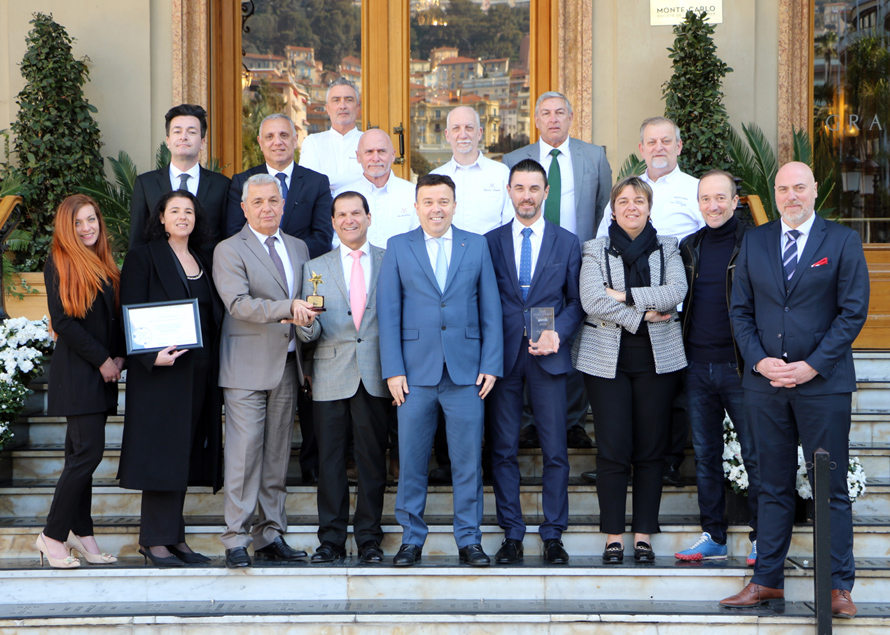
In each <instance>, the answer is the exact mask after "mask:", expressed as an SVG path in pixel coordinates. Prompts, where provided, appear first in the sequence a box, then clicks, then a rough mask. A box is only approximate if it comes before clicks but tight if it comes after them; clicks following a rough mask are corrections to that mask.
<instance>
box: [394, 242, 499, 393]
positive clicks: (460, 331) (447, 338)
mask: <svg viewBox="0 0 890 635" xmlns="http://www.w3.org/2000/svg"><path fill="white" fill-rule="evenodd" d="M451 244H452V247H451V263H450V265H449V267H448V278H447V279H446V282H445V292H444V293H443V292H442V291H440V290H439V285H438V284H437V282H436V275H435V273H434V272H433V267H432V265H431V264H430V258H429V255H428V254H427V250H426V242H425V240H424V233H423V229H422V228H420V227H418V228H417V229H415V230H412V231H410V232H407V233H404V234H399V235H397V236H393V237H392V238H390V239H389V241H388V242H387V245H386V255H385V256H384V257H383V264H382V265H381V267H380V278H379V280H378V282H377V321H378V327H379V329H380V362H381V368H382V370H383V378H384V379H388V378H390V377H397V376H399V375H406V376H407V380H408V384H409V385H413V386H438V385H439V382H440V381H441V379H442V368H443V366H444V365H446V364H447V366H448V374H449V375H450V376H451V380H452V381H453V382H454V383H455V384H457V385H460V386H468V385H471V384H475V383H476V378H477V377H478V376H479V374H480V373H485V374H488V375H495V376H496V377H501V376H503V371H504V340H503V333H502V329H501V299H500V295H499V293H498V283H497V280H496V279H495V274H494V268H493V267H492V264H491V255H490V254H489V251H488V243H487V242H486V240H485V238H483V237H482V236H480V235H479V234H473V233H470V232H466V231H463V230H462V229H458V228H457V227H454V226H453V225H452V243H451Z"/></svg>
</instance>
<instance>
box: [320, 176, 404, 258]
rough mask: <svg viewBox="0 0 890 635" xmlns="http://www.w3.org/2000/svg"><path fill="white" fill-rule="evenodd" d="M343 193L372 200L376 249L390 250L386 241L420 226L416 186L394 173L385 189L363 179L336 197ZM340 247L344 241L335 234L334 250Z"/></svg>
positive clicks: (372, 237) (370, 238)
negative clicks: (416, 209) (355, 194)
mask: <svg viewBox="0 0 890 635" xmlns="http://www.w3.org/2000/svg"><path fill="white" fill-rule="evenodd" d="M343 192H358V193H359V194H362V195H364V197H365V198H366V199H368V207H369V208H371V226H370V227H369V228H368V242H370V243H371V244H372V245H374V246H375V247H380V248H381V249H386V241H388V240H389V239H390V238H392V237H393V236H396V235H398V234H404V233H405V232H407V231H411V230H412V229H415V228H416V227H418V225H420V221H419V220H418V219H417V212H416V211H415V209H414V185H413V184H412V183H411V182H409V181H406V180H405V179H400V178H399V177H397V176H396V175H395V174H393V172H392V171H391V170H390V173H389V179H388V180H387V181H386V184H385V185H384V186H383V187H377V186H375V185H374V184H373V183H371V182H370V181H369V180H368V179H366V178H365V176H364V175H362V176H361V177H359V178H358V179H356V180H355V181H352V182H351V183H348V184H346V185H344V186H343V187H341V188H340V189H339V190H337V192H336V193H335V196H336V195H338V194H341V193H343ZM339 245H340V239H339V238H338V237H337V234H334V247H337V246H339Z"/></svg>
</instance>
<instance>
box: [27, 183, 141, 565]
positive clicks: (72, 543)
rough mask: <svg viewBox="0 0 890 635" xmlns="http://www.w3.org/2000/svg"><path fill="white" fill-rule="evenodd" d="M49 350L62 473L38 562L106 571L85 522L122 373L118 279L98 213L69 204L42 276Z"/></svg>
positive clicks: (86, 201)
mask: <svg viewBox="0 0 890 635" xmlns="http://www.w3.org/2000/svg"><path fill="white" fill-rule="evenodd" d="M43 277H44V280H45V282H46V296H47V304H48V305H49V315H50V320H51V323H52V328H53V331H54V332H55V335H56V338H57V339H56V347H55V351H54V352H53V356H52V362H51V364H50V369H49V388H48V390H47V393H48V405H47V414H49V415H50V416H64V417H66V419H67V420H68V431H67V433H66V435H65V466H64V468H63V469H62V474H61V475H60V476H59V481H58V484H57V485H56V492H55V494H54V495H53V502H52V505H51V507H50V510H49V515H48V516H47V518H46V527H45V528H44V530H43V532H42V533H41V534H40V535H39V536H38V537H37V549H38V551H39V552H40V561H41V564H43V556H46V557H47V559H48V560H49V564H50V566H51V567H55V568H58V569H73V568H75V567H79V566H80V560H79V559H77V558H75V557H73V556H72V555H71V551H72V550H76V551H77V552H78V553H80V555H81V556H82V557H83V558H84V559H85V560H86V561H87V562H89V563H90V564H111V563H112V562H116V561H117V558H115V557H114V556H109V555H108V554H104V553H101V551H100V550H99V547H98V545H97V544H96V539H95V538H94V537H93V520H92V518H91V517H90V506H91V501H92V487H93V472H94V471H95V470H96V467H98V465H99V462H100V461H101V460H102V452H103V451H104V449H105V421H106V419H107V417H108V413H109V412H115V411H116V410H117V381H118V380H119V379H120V376H121V370H122V369H123V365H124V358H123V356H122V352H123V345H124V341H123V333H122V331H121V324H120V301H119V295H118V294H119V286H120V272H119V271H118V268H117V265H116V264H115V262H114V258H113V257H112V254H111V245H110V244H109V242H108V231H107V230H106V228H105V221H104V220H103V219H102V215H101V214H100V213H99V206H98V205H97V204H96V202H95V201H94V200H93V199H91V198H90V197H89V196H85V195H83V194H75V195H74V196H69V197H68V198H66V199H65V200H64V201H62V204H61V205H59V209H58V211H57V212H56V220H55V225H54V229H53V245H52V252H51V254H50V257H49V258H47V261H46V267H45V268H44V270H43Z"/></svg>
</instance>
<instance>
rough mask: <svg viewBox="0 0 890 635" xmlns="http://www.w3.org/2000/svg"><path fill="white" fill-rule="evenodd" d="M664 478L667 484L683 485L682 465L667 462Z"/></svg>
mask: <svg viewBox="0 0 890 635" xmlns="http://www.w3.org/2000/svg"><path fill="white" fill-rule="evenodd" d="M662 480H663V481H664V483H665V484H666V485H673V486H675V487H680V486H681V485H683V477H682V476H681V475H680V466H679V465H677V464H676V463H667V464H666V465H665V466H664V475H663V476H662Z"/></svg>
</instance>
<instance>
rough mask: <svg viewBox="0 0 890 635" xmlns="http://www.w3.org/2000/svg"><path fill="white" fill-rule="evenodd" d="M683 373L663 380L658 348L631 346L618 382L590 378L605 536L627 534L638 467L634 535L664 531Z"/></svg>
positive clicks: (622, 354)
mask: <svg viewBox="0 0 890 635" xmlns="http://www.w3.org/2000/svg"><path fill="white" fill-rule="evenodd" d="M678 381H679V373H676V372H674V373H666V374H663V375H658V374H656V372H655V360H654V358H653V357H652V347H651V346H650V345H649V344H648V342H647V343H646V346H633V345H625V344H624V342H622V346H621V349H620V351H619V353H618V369H617V373H616V376H615V378H614V379H603V378H602V377H593V376H591V375H585V376H584V382H585V385H586V386H587V395H588V397H590V406H591V408H592V410H593V426H594V430H595V432H596V443H597V449H598V454H597V459H596V479H597V480H596V495H597V499H598V501H599V506H600V531H601V532H603V533H605V534H623V533H624V528H625V512H626V509H627V502H626V501H627V481H628V478H629V477H630V475H631V467H633V518H632V521H631V531H633V532H634V533H640V534H652V533H657V532H658V531H659V528H658V509H659V506H660V505H661V475H662V466H663V464H664V453H665V447H666V445H667V434H668V427H669V424H670V416H671V402H672V401H673V398H674V394H675V392H676V389H677V382H678Z"/></svg>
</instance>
